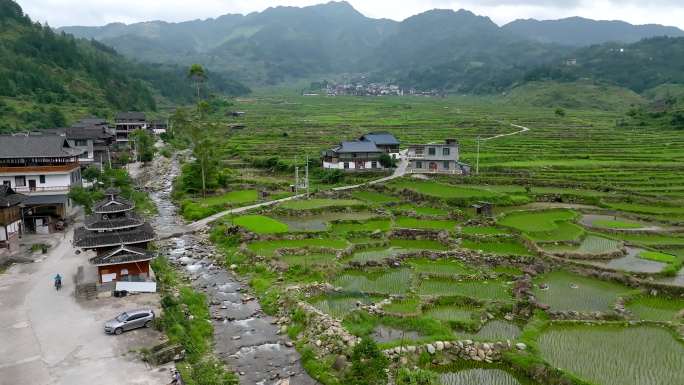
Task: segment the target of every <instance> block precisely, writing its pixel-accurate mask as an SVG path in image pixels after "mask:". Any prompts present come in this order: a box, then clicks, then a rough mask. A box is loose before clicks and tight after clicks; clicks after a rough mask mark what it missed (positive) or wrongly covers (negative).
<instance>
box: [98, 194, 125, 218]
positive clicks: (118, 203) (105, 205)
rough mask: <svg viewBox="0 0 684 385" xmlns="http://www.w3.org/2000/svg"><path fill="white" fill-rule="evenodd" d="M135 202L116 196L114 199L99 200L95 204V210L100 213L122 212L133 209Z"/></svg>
mask: <svg viewBox="0 0 684 385" xmlns="http://www.w3.org/2000/svg"><path fill="white" fill-rule="evenodd" d="M134 207H135V204H134V203H133V202H130V201H128V200H126V199H123V198H120V197H114V199H113V200H112V199H105V200H103V201H100V202H97V203H96V204H95V206H93V212H95V213H98V214H107V213H120V212H123V211H130V210H133V208H134Z"/></svg>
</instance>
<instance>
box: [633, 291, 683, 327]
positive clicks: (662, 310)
mask: <svg viewBox="0 0 684 385" xmlns="http://www.w3.org/2000/svg"><path fill="white" fill-rule="evenodd" d="M626 308H627V310H629V311H631V312H632V313H633V314H634V316H635V317H636V318H637V319H641V320H647V321H661V322H678V323H684V314H682V312H683V311H684V299H675V298H667V299H666V298H662V297H649V296H639V297H637V298H634V299H631V300H630V301H629V302H628V303H627V306H626Z"/></svg>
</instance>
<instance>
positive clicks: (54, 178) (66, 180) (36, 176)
mask: <svg viewBox="0 0 684 385" xmlns="http://www.w3.org/2000/svg"><path fill="white" fill-rule="evenodd" d="M76 172H78V169H76V170H73V171H69V172H62V173H46V172H13V173H0V183H4V182H5V181H9V182H10V186H11V187H12V188H13V189H14V190H15V191H17V192H21V193H24V192H27V191H28V186H29V180H35V181H36V187H37V191H38V192H41V191H40V190H41V187H69V186H71V185H72V183H71V174H72V173H76ZM40 175H45V183H40ZM15 176H24V177H25V179H26V181H25V183H24V186H17V185H16V179H15V178H14V177H15ZM77 179H79V180H78V181H77V182H76V183H74V184H75V185H79V184H80V178H77ZM25 190H26V191H25Z"/></svg>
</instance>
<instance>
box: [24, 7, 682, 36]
mask: <svg viewBox="0 0 684 385" xmlns="http://www.w3.org/2000/svg"><path fill="white" fill-rule="evenodd" d="M18 2H19V4H21V6H22V7H23V8H24V11H25V12H26V13H28V14H29V15H30V16H31V18H32V19H34V20H36V21H40V22H45V21H47V22H48V23H49V24H50V25H51V26H53V27H61V26H66V25H103V24H107V23H111V22H124V23H135V22H140V21H149V20H165V21H184V20H192V19H198V18H199V19H205V18H209V17H216V16H220V15H223V14H226V13H249V12H253V11H262V10H264V9H266V8H268V7H273V6H278V5H294V6H305V5H312V4H319V3H322V2H326V0H19V1H18ZM349 2H350V3H351V4H352V5H353V6H354V7H355V8H356V9H357V10H359V11H360V12H361V13H363V14H364V15H366V16H369V17H375V18H382V17H384V18H390V19H394V20H403V19H405V18H407V17H409V16H412V15H415V14H417V13H420V12H423V11H427V10H430V9H434V8H450V9H460V8H465V9H468V10H471V11H473V12H475V13H477V14H479V15H484V16H489V17H490V18H491V19H492V20H494V22H496V23H497V24H505V23H507V22H509V21H512V20H515V19H519V18H536V19H558V18H562V17H568V16H583V17H587V18H592V19H601V20H625V21H628V22H630V23H633V24H647V23H658V24H665V25H674V26H677V27H680V28H682V29H684V0H349Z"/></svg>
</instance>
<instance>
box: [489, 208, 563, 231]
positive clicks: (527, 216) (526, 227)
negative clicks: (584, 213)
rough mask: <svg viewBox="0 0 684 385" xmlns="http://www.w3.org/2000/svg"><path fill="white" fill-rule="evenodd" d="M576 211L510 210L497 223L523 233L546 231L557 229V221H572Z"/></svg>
mask: <svg viewBox="0 0 684 385" xmlns="http://www.w3.org/2000/svg"><path fill="white" fill-rule="evenodd" d="M576 217H577V213H575V212H574V211H571V210H544V211H521V212H512V213H510V214H507V215H506V216H504V217H503V218H502V219H501V220H499V221H498V223H499V224H500V225H502V226H508V227H511V228H514V229H516V230H519V231H522V232H524V233H528V234H529V233H548V232H552V231H558V225H559V222H567V221H572V220H574V219H575V218H576Z"/></svg>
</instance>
